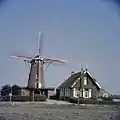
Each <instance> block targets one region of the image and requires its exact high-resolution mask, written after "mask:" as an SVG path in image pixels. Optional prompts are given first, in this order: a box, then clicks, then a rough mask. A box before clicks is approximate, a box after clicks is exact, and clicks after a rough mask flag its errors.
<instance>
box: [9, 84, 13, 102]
mask: <svg viewBox="0 0 120 120" xmlns="http://www.w3.org/2000/svg"><path fill="white" fill-rule="evenodd" d="M9 96H10V102H11V101H12V85H11V91H10V93H9Z"/></svg>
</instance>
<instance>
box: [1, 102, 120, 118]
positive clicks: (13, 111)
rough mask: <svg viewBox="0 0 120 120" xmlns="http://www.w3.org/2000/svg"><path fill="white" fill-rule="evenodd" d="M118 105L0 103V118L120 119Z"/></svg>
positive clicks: (119, 107)
mask: <svg viewBox="0 0 120 120" xmlns="http://www.w3.org/2000/svg"><path fill="white" fill-rule="evenodd" d="M119 110H120V106H108V105H101V106H98V105H79V106H78V105H73V104H67V103H64V102H58V103H57V102H56V101H48V102H43V103H15V105H14V106H12V104H11V103H0V120H120V115H119Z"/></svg>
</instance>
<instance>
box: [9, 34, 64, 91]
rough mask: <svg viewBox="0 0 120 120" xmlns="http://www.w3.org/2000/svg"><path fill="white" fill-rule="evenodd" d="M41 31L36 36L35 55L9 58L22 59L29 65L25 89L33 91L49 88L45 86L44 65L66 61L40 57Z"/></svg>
mask: <svg viewBox="0 0 120 120" xmlns="http://www.w3.org/2000/svg"><path fill="white" fill-rule="evenodd" d="M43 37H44V35H43V33H41V32H39V37H38V53H37V55H36V56H35V57H31V56H20V55H19V56H11V58H16V59H22V60H24V61H25V62H26V63H27V64H29V65H30V72H29V77H28V84H27V87H26V88H27V89H29V90H30V91H32V92H33V90H34V91H35V90H39V91H46V90H47V91H48V90H49V89H50V88H45V84H44V83H45V82H44V65H45V64H47V67H49V65H50V64H51V63H53V62H59V63H66V61H65V60H61V59H53V58H46V57H42V42H43Z"/></svg>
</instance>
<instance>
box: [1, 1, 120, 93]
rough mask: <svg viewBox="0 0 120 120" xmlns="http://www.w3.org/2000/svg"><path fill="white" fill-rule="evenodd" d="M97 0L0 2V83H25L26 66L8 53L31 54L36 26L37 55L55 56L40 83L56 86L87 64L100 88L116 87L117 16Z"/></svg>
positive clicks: (119, 76)
mask: <svg viewBox="0 0 120 120" xmlns="http://www.w3.org/2000/svg"><path fill="white" fill-rule="evenodd" d="M118 13H119V11H118V9H117V7H116V6H115V4H112V3H111V2H103V1H101V0H76V1H73V0H51V1H49V0H44V1H42V0H5V1H4V2H0V56H1V57H0V85H4V84H11V85H12V84H18V85H21V86H26V85H27V80H28V68H27V66H25V63H24V61H23V60H17V59H10V56H11V55H26V56H35V55H36V54H37V40H36V37H37V36H38V32H39V31H41V32H43V33H44V41H43V53H42V54H43V56H45V57H51V58H61V59H65V60H67V61H68V63H67V64H52V65H51V66H50V67H49V68H48V69H47V70H45V73H44V74H45V85H46V87H50V86H52V87H53V86H54V87H57V86H58V85H59V84H60V83H61V82H62V81H63V80H65V79H67V78H68V77H69V76H70V73H71V71H74V72H78V71H80V69H81V67H83V66H84V67H85V66H87V68H88V71H89V72H90V73H91V74H92V75H93V76H94V77H95V78H96V79H97V81H98V82H99V83H100V84H101V86H102V87H103V88H105V89H106V90H108V91H109V92H111V93H116V94H119V93H120V88H119V84H120V16H119V14H118Z"/></svg>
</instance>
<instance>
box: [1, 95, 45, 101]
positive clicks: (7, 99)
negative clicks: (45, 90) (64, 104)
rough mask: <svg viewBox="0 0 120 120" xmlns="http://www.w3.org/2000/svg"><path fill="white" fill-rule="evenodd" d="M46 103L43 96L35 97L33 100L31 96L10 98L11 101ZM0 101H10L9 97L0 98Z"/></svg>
mask: <svg viewBox="0 0 120 120" xmlns="http://www.w3.org/2000/svg"><path fill="white" fill-rule="evenodd" d="M33 99H34V101H46V96H45V95H40V96H35V97H34V98H33V97H32V96H18V95H14V96H12V97H11V100H12V101H33ZM1 101H10V96H3V97H2V98H1Z"/></svg>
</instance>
